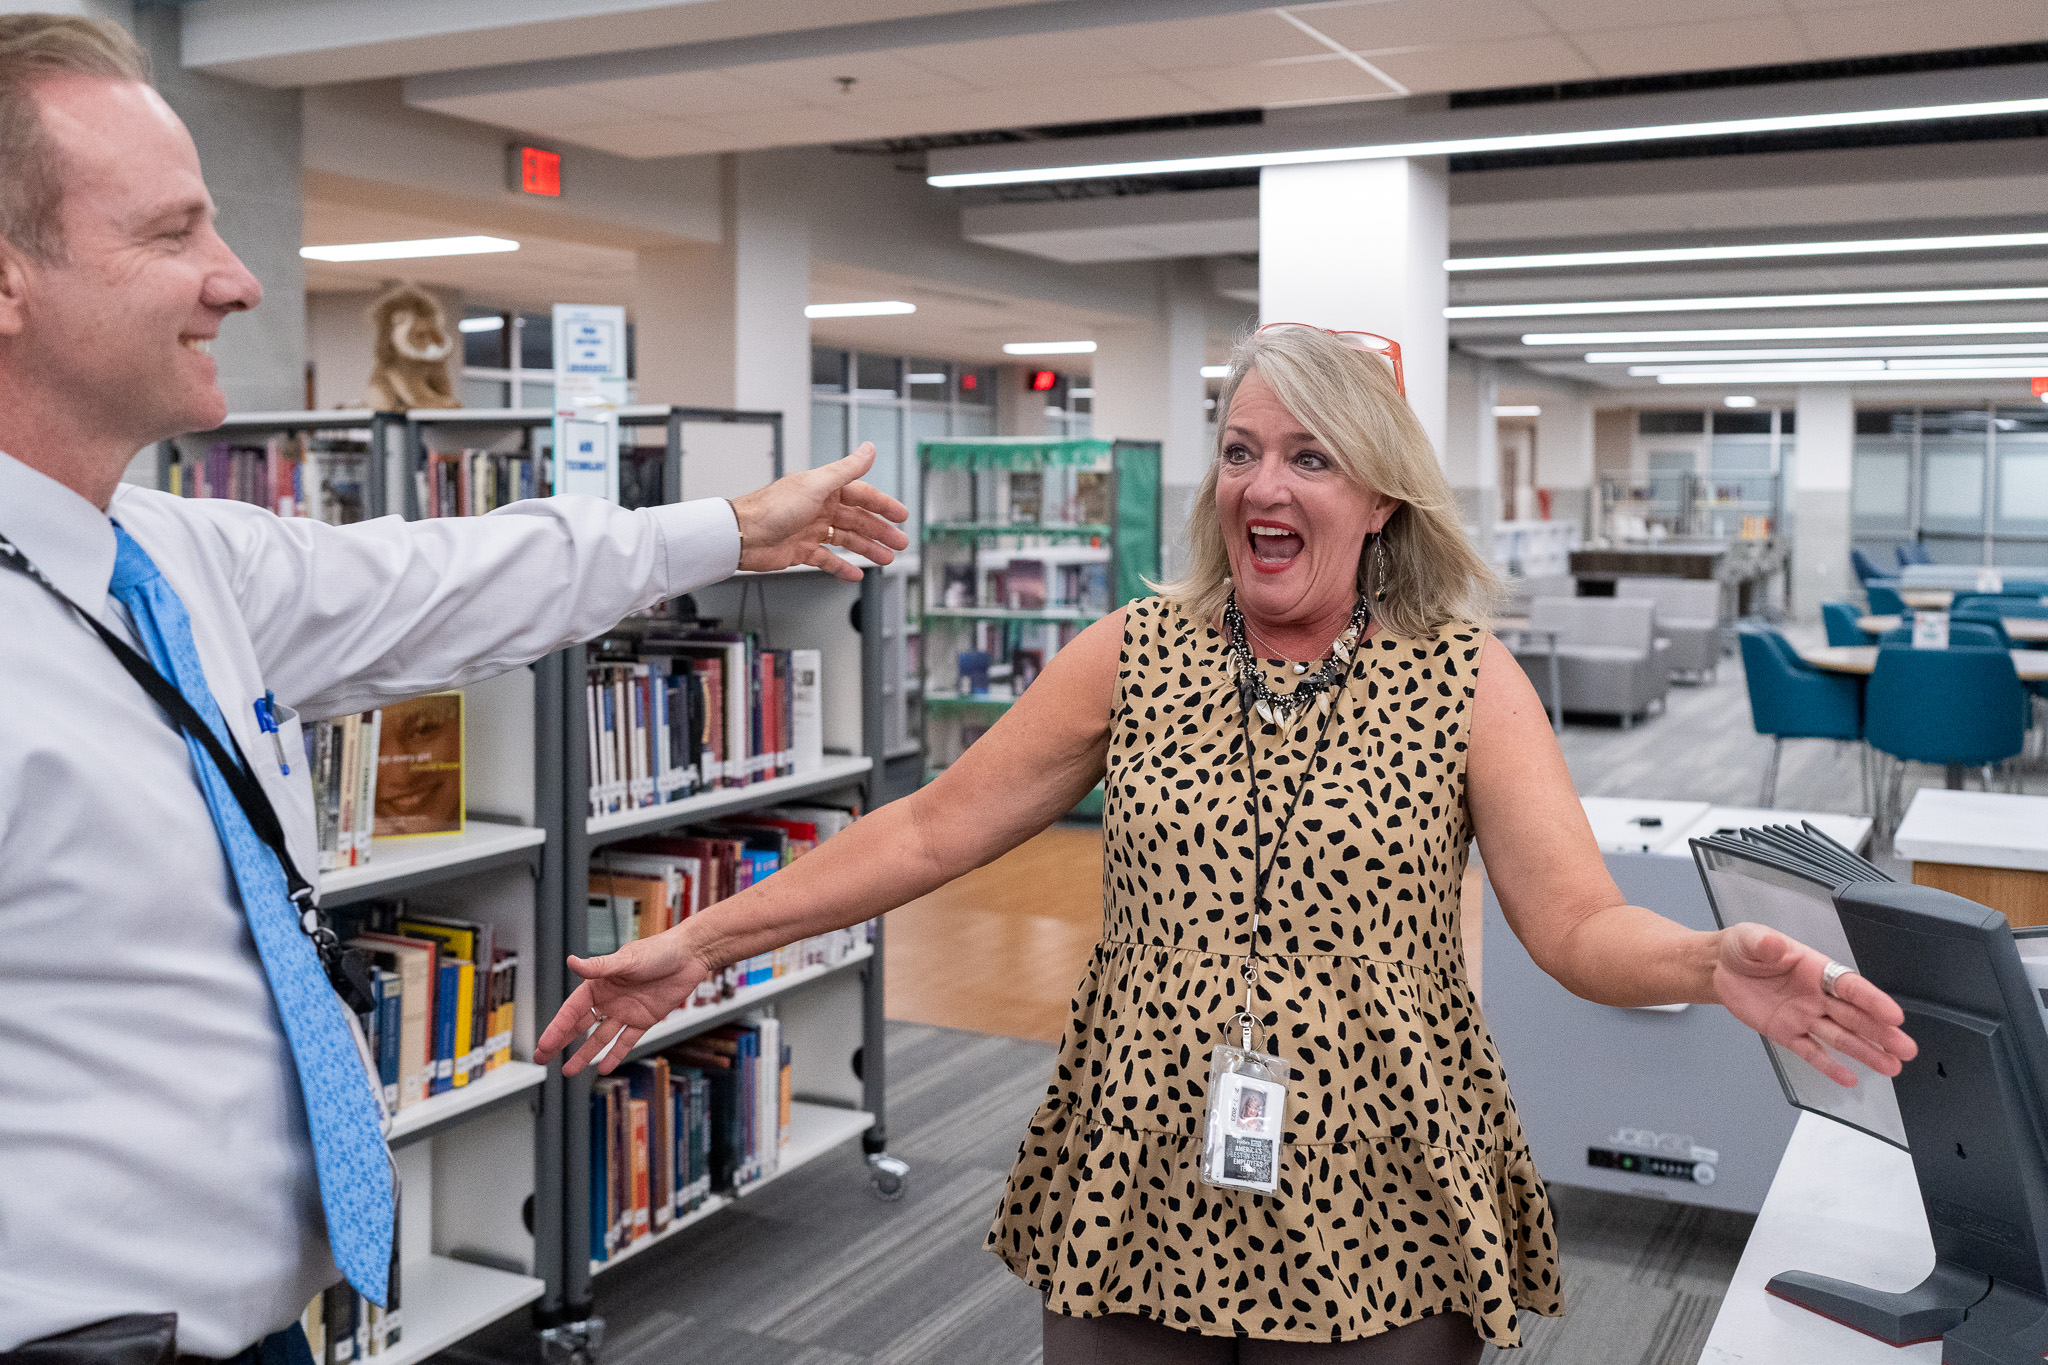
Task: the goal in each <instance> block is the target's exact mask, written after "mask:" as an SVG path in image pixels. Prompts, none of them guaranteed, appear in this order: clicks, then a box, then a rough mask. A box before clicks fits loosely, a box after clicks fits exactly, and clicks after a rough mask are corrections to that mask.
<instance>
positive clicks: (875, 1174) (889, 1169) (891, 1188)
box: [868, 1152, 910, 1201]
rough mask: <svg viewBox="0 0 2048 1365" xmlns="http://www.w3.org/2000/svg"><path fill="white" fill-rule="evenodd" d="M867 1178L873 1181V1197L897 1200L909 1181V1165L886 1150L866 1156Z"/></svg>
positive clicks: (901, 1195)
mask: <svg viewBox="0 0 2048 1365" xmlns="http://www.w3.org/2000/svg"><path fill="white" fill-rule="evenodd" d="M868 1179H869V1180H871V1181H873V1182H874V1186H875V1198H877V1199H887V1200H891V1201H894V1200H897V1199H901V1198H902V1197H903V1187H904V1186H906V1185H908V1184H909V1183H910V1167H909V1166H908V1165H907V1164H905V1163H904V1162H902V1161H899V1160H898V1159H896V1158H895V1157H893V1156H890V1155H889V1154H888V1153H886V1152H876V1153H875V1154H874V1155H872V1156H870V1157H869V1158H868Z"/></svg>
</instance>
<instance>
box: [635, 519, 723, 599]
mask: <svg viewBox="0 0 2048 1365" xmlns="http://www.w3.org/2000/svg"><path fill="white" fill-rule="evenodd" d="M648 515H650V516H652V517H653V518H654V525H655V528H656V529H657V530H658V531H660V533H661V552H662V563H663V565H664V567H665V568H666V570H667V573H668V581H667V583H666V584H664V585H663V590H662V596H663V597H680V596H681V595H682V594H684V593H686V592H694V591H695V590H696V589H698V588H702V587H705V586H707V585H709V584H712V583H716V582H719V581H720V580H721V579H726V578H730V577H732V575H733V574H734V572H736V571H737V570H738V569H739V567H740V523H739V518H737V517H735V516H734V515H733V511H732V504H731V503H729V502H727V501H726V500H725V499H724V498H699V499H697V500H696V501H694V502H680V503H671V504H669V505H668V506H665V507H651V508H649V509H648Z"/></svg>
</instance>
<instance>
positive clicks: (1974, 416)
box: [1920, 408, 1991, 436]
mask: <svg viewBox="0 0 2048 1365" xmlns="http://www.w3.org/2000/svg"><path fill="white" fill-rule="evenodd" d="M1990 429H1991V414H1990V413H1988V412H1981V411H1977V410H1975V409H1971V408H1924V409H1922V410H1921V413H1920V434H1921V435H1922V436H1967V435H1974V434H1976V433H1978V432H1984V431H1989V430H1990Z"/></svg>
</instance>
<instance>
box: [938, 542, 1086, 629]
mask: <svg viewBox="0 0 2048 1365" xmlns="http://www.w3.org/2000/svg"><path fill="white" fill-rule="evenodd" d="M977 580H978V581H977ZM939 604H940V605H941V606H944V607H998V608H1001V609H1003V610H1006V611H1062V610H1065V611H1078V612H1093V613H1095V614H1097V615H1100V614H1102V613H1105V612H1107V611H1108V610H1109V564H1108V562H1107V561H1106V560H1087V561H1083V562H1081V563H1078V564H1073V563H1057V564H1048V563H1047V562H1046V561H1045V560H1043V559H1033V558H1030V557H1028V556H1017V557H1014V558H1012V559H1010V560H1009V561H1008V562H1007V563H1006V564H1004V565H1003V567H1001V568H983V569H979V570H977V568H976V566H975V565H974V564H970V563H954V564H947V565H945V566H944V573H943V578H942V582H941V586H940V591H939Z"/></svg>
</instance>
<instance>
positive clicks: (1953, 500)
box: [1920, 439, 1984, 531]
mask: <svg viewBox="0 0 2048 1365" xmlns="http://www.w3.org/2000/svg"><path fill="white" fill-rule="evenodd" d="M1957 444H1958V443H1956V442H1952V441H1949V440H1943V439H1935V440H1928V441H1925V442H1924V443H1923V445H1922V446H1921V457H1920V463H1921V468H1922V470H1923V473H1922V476H1921V488H1920V506H1921V509H1922V511H1921V520H1922V521H1923V522H1925V523H1926V524H1927V525H1928V526H1929V527H1933V526H1936V525H1937V524H1938V525H1939V526H1940V528H1941V529H1942V530H1945V531H1971V530H1975V529H1977V528H1979V527H1980V526H1981V524H1982V522H1983V520H1984V445H1983V442H1982V441H1981V440H1979V441H1975V442H1971V443H1969V444H1967V445H1965V446H1964V447H1963V448H1962V449H1960V450H1959V449H1957V448H1956V445H1957Z"/></svg>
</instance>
